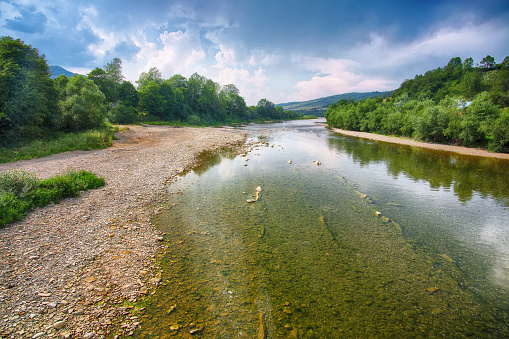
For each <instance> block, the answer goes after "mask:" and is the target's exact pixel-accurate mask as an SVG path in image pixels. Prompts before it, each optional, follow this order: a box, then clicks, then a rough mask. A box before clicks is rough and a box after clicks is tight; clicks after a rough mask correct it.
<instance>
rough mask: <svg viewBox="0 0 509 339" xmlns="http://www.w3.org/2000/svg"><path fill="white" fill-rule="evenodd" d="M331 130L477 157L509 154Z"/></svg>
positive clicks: (336, 129) (500, 157)
mask: <svg viewBox="0 0 509 339" xmlns="http://www.w3.org/2000/svg"><path fill="white" fill-rule="evenodd" d="M332 131H334V132H337V133H340V134H343V135H349V136H353V137H357V138H365V139H370V140H378V141H383V142H390V143H394V144H400V145H408V146H415V147H422V148H428V149H433V150H438V151H446V152H454V153H459V154H463V155H472V156H478V157H490V158H498V159H508V160H509V154H505V153H492V152H488V151H486V150H483V149H479V148H471V147H462V146H451V145H442V144H432V143H427V142H419V141H414V140H412V139H408V138H399V137H394V136H388V135H381V134H373V133H366V132H356V131H347V130H343V129H339V128H332Z"/></svg>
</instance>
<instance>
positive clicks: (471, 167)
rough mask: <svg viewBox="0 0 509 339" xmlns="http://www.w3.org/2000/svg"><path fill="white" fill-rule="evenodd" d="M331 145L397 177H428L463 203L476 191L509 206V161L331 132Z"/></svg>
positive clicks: (364, 163) (425, 178) (365, 163)
mask: <svg viewBox="0 0 509 339" xmlns="http://www.w3.org/2000/svg"><path fill="white" fill-rule="evenodd" d="M327 141H328V145H329V148H332V149H335V150H339V151H343V152H346V153H347V154H348V155H349V156H351V157H352V158H353V160H354V161H355V162H357V163H359V164H360V166H361V167H362V166H366V165H369V164H377V163H384V164H385V166H386V167H387V172H388V173H389V174H390V175H392V176H393V177H398V176H399V175H400V174H404V175H406V176H408V177H409V178H412V179H413V180H416V181H417V180H425V181H427V182H428V183H429V185H430V187H431V188H432V189H439V188H446V189H452V190H453V192H454V194H455V195H456V196H457V197H458V199H459V200H460V201H462V202H466V201H469V200H471V199H472V197H473V196H474V194H475V193H477V194H479V195H481V196H483V197H492V198H494V199H496V200H497V201H500V202H501V203H503V204H504V205H505V206H509V180H508V174H509V161H507V160H503V159H496V158H484V157H474V156H465V155H458V154H454V153H450V152H440V151H434V150H428V149H422V148H417V147H410V146H405V145H397V144H389V143H384V142H374V141H368V140H362V141H360V140H359V139H358V138H353V137H347V136H339V135H337V134H333V133H331V135H330V137H329V138H328V140H327Z"/></svg>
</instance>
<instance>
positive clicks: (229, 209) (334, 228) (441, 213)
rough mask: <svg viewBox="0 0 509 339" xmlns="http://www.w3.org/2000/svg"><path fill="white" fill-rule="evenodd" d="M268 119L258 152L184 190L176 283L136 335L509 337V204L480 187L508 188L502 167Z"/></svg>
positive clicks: (167, 272) (220, 162) (168, 272)
mask: <svg viewBox="0 0 509 339" xmlns="http://www.w3.org/2000/svg"><path fill="white" fill-rule="evenodd" d="M271 126H272V127H270V128H267V127H268V126H267V125H264V126H259V127H257V126H250V127H249V128H250V130H252V131H254V132H255V135H254V136H253V137H254V139H255V140H258V141H260V142H261V143H260V145H259V146H257V147H255V148H254V149H252V150H251V151H250V152H248V153H246V154H243V155H241V156H238V157H234V156H233V155H231V154H230V155H228V154H227V155H226V156H225V155H224V154H223V155H219V154H216V153H214V154H206V155H204V159H205V160H206V161H204V162H203V163H202V165H201V166H199V167H197V168H195V169H194V170H193V171H192V172H191V173H189V174H188V175H187V176H186V177H184V178H182V179H181V180H179V181H178V182H175V183H174V184H172V186H171V189H172V191H175V192H183V194H178V195H174V196H172V197H171V199H170V201H169V204H170V205H169V208H168V210H167V211H166V212H165V213H162V214H161V216H160V218H159V219H158V220H156V221H155V222H156V223H157V225H158V227H159V229H160V230H161V231H162V232H164V233H166V234H167V236H166V241H167V242H168V244H170V245H169V246H168V248H167V249H166V252H165V253H164V257H163V259H162V268H163V272H161V273H162V275H161V278H162V279H163V280H162V282H163V285H164V287H163V288H161V289H159V290H158V291H157V293H156V294H155V295H154V296H152V297H150V298H149V299H148V300H147V305H146V309H144V311H143V326H142V329H141V330H140V331H139V332H138V333H137V337H141V338H143V337H146V338H152V337H159V338H170V337H182V338H187V337H190V336H191V332H192V331H194V330H200V332H199V335H200V336H201V337H204V338H205V337H206V338H255V337H259V338H289V337H290V338H291V337H295V338H296V337H299V338H332V337H338V336H342V335H344V336H347V337H415V336H417V337H418V336H426V337H438V336H451V337H462V336H475V337H497V336H499V337H503V336H504V335H507V334H508V333H509V328H508V324H509V322H507V321H506V319H508V314H509V312H508V310H509V307H508V304H507V300H508V296H507V290H505V289H500V288H499V286H505V285H506V283H507V273H508V263H509V260H507V258H508V253H507V251H508V246H507V243H509V231H508V230H506V226H505V220H507V213H506V212H505V210H507V209H504V207H501V205H500V204H499V203H498V202H494V201H493V199H491V197H493V198H495V199H497V201H501V202H503V204H504V205H503V206H507V195H504V194H503V189H500V190H498V189H497V187H496V185H492V186H491V188H489V189H486V188H485V187H482V186H483V183H484V182H485V181H486V179H485V178H478V176H479V173H481V174H486V173H488V176H491V177H492V178H493V180H496V181H503V182H505V180H507V179H504V180H502V177H503V175H501V174H500V173H497V172H496V171H497V170H495V169H493V168H491V167H493V166H500V165H493V164H492V163H491V162H490V163H488V164H485V163H483V159H473V162H468V161H467V160H466V159H463V158H461V157H456V156H451V155H448V154H441V153H437V152H430V153H429V154H428V153H426V152H424V153H423V152H420V150H417V149H412V148H405V147H401V146H395V145H385V144H380V143H374V142H369V141H367V142H366V141H363V140H359V139H352V138H345V137H342V136H337V135H334V134H331V133H330V132H329V131H328V130H326V129H325V128H323V127H322V126H317V125H315V124H310V123H309V122H307V123H304V122H294V123H288V124H275V125H271ZM289 160H291V162H289ZM313 160H322V165H320V166H317V165H316V162H313ZM476 161H477V162H476ZM505 170H506V168H505V167H499V168H498V171H501V172H504V171H505ZM462 171H470V172H469V173H461V172H462ZM259 185H261V186H262V189H263V192H262V196H261V199H260V200H258V201H256V202H255V203H252V204H248V203H247V202H246V199H249V198H251V197H252V195H253V194H254V193H255V191H256V187H257V186H259ZM501 185H505V187H507V183H506V182H505V183H503V184H501ZM458 192H459V193H458ZM453 194H454V195H453ZM506 194H507V193H506ZM404 228H406V229H407V230H408V232H407V234H408V236H404V232H403V229H404ZM493 283H495V285H494V284H493ZM171 305H177V308H176V309H173V310H172V311H170V312H169V311H168V307H169V306H171ZM172 328H173V330H172ZM175 329H176V330H175Z"/></svg>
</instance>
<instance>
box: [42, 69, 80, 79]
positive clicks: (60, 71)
mask: <svg viewBox="0 0 509 339" xmlns="http://www.w3.org/2000/svg"><path fill="white" fill-rule="evenodd" d="M49 72H50V73H51V76H50V78H51V79H55V78H57V77H58V76H60V75H61V74H63V75H65V76H66V77H68V78H70V77H73V76H75V75H79V74H78V73H73V72H69V71H68V70H66V69H65V68H63V67H60V66H49Z"/></svg>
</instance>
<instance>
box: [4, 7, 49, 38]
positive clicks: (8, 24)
mask: <svg viewBox="0 0 509 339" xmlns="http://www.w3.org/2000/svg"><path fill="white" fill-rule="evenodd" d="M13 7H14V8H15V10H17V15H16V16H14V17H13V18H10V19H5V23H4V25H3V27H5V28H7V29H9V30H12V31H16V32H22V33H29V34H33V33H44V30H45V27H46V23H47V21H48V20H47V18H46V16H45V15H44V14H43V13H42V12H40V11H37V9H36V8H35V7H34V6H29V7H22V6H20V5H17V4H13ZM11 13H12V12H11Z"/></svg>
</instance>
